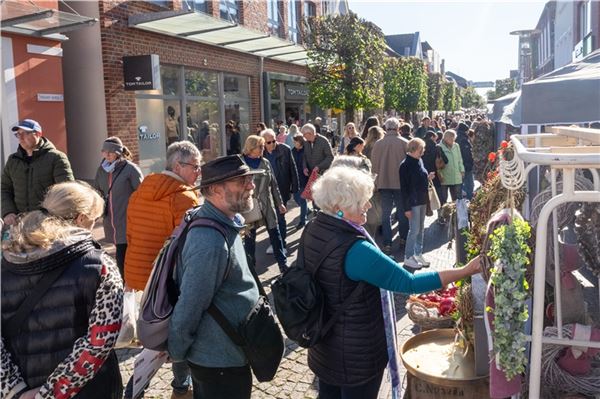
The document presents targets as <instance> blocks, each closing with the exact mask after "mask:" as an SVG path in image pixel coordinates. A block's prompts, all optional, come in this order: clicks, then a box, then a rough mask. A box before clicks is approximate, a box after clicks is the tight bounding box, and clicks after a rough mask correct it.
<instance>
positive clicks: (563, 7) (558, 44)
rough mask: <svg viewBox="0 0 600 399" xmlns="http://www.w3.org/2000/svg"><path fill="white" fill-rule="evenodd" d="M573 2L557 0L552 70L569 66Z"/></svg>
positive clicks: (571, 53) (571, 46) (570, 0)
mask: <svg viewBox="0 0 600 399" xmlns="http://www.w3.org/2000/svg"><path fill="white" fill-rule="evenodd" d="M574 13H575V2H574V1H572V0H559V1H558V2H557V4H556V17H555V20H554V68H555V69H556V68H560V67H562V66H565V65H567V64H569V63H570V62H571V60H572V57H573V35H574V31H573V30H574V27H573V22H574V20H575V16H574Z"/></svg>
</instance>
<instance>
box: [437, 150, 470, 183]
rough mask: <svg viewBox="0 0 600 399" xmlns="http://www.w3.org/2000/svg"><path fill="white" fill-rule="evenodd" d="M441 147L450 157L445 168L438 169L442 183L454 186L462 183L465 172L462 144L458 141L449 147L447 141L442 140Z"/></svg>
mask: <svg viewBox="0 0 600 399" xmlns="http://www.w3.org/2000/svg"><path fill="white" fill-rule="evenodd" d="M440 148H441V149H442V151H444V155H446V157H447V158H448V163H447V164H446V167H445V168H444V169H438V174H439V178H440V181H441V182H442V185H444V186H452V185H455V184H462V173H464V172H465V167H464V165H463V159H462V155H461V154H460V146H459V145H458V144H456V143H454V145H453V146H452V148H448V146H447V145H446V143H444V142H442V143H441V144H440Z"/></svg>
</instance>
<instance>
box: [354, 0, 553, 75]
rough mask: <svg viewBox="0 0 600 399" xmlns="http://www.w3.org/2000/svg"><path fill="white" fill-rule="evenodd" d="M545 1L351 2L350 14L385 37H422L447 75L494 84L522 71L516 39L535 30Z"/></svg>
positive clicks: (402, 0) (365, 0) (363, 0)
mask: <svg viewBox="0 0 600 399" xmlns="http://www.w3.org/2000/svg"><path fill="white" fill-rule="evenodd" d="M545 3H546V2H545V1H539V0H536V1H531V0H523V1H515V0H512V1H507V0H496V1H487V0H480V1H475V0H462V1H457V0H446V1H429V0H422V1H415V0H412V1H407V0H395V1H381V0H375V1H368V0H349V4H350V9H351V10H352V11H354V12H355V13H357V14H358V15H359V16H360V17H361V18H364V19H367V20H369V21H371V22H374V23H375V24H377V25H378V26H379V27H380V28H381V29H382V30H383V33H384V34H386V35H393V34H400V33H410V32H416V31H418V32H421V41H427V42H429V44H430V45H431V47H433V48H434V49H435V50H437V51H438V53H439V54H440V57H441V58H444V59H445V60H446V70H447V71H452V72H454V73H457V74H459V75H461V76H463V77H464V78H466V79H468V80H473V81H484V80H485V81H488V80H491V81H494V80H496V79H503V78H507V77H508V76H509V72H510V70H511V69H517V44H518V39H517V37H516V36H511V35H509V33H510V32H512V31H515V30H521V29H533V28H535V25H536V24H537V21H538V19H539V17H540V15H541V13H542V10H543V9H544V4H545Z"/></svg>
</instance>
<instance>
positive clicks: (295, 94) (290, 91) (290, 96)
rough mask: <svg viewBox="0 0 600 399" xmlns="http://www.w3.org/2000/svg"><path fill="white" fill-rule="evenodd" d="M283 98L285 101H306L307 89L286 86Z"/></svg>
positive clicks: (304, 87)
mask: <svg viewBox="0 0 600 399" xmlns="http://www.w3.org/2000/svg"><path fill="white" fill-rule="evenodd" d="M285 98H286V99H287V100H306V99H307V98H308V87H306V86H299V85H286V86H285Z"/></svg>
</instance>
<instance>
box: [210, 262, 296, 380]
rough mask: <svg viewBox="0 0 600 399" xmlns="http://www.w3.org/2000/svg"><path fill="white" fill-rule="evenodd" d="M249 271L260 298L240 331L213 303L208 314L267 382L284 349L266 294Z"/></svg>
mask: <svg viewBox="0 0 600 399" xmlns="http://www.w3.org/2000/svg"><path fill="white" fill-rule="evenodd" d="M250 271H251V272H252V276H254V280H255V281H256V284H257V285H258V291H259V292H260V296H259V297H258V301H257V302H256V304H255V305H254V307H253V308H252V310H250V312H249V313H248V315H247V316H246V320H245V321H244V323H242V325H241V326H240V327H239V329H235V328H234V327H233V326H232V325H231V323H229V321H228V320H227V318H226V317H225V315H223V313H222V312H221V311H220V310H219V309H218V308H217V307H216V306H215V305H214V304H211V305H210V306H209V308H208V310H207V311H208V313H209V314H210V315H211V316H212V317H213V318H214V319H215V321H216V322H217V323H218V324H219V326H221V328H222V329H223V331H225V333H226V334H227V335H228V336H229V338H231V340H232V341H233V342H234V343H235V344H236V345H238V346H239V347H241V348H242V350H243V351H244V354H245V355H246V358H247V359H248V363H249V364H250V367H251V368H252V372H253V373H254V376H255V377H256V379H257V380H258V381H259V382H266V381H271V380H272V379H273V377H275V374H276V373H277V369H278V368H279V363H281V358H282V357H283V351H284V350H285V346H284V341H283V335H282V334H281V330H280V329H279V326H278V325H277V321H276V320H275V316H274V315H273V311H272V310H271V307H270V306H269V301H268V299H267V294H266V293H265V291H264V289H263V287H262V285H261V284H260V280H259V279H258V276H257V275H256V272H255V271H254V269H253V268H252V267H250Z"/></svg>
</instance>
